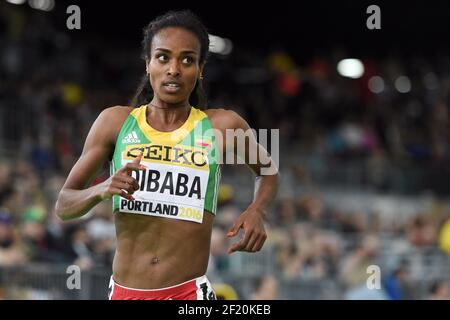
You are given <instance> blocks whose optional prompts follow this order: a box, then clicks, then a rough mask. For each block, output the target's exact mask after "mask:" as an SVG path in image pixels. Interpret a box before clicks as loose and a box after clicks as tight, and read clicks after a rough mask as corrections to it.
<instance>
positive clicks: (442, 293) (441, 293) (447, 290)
mask: <svg viewBox="0 0 450 320" xmlns="http://www.w3.org/2000/svg"><path fill="white" fill-rule="evenodd" d="M429 299H430V300H450V284H449V282H448V281H440V280H438V281H435V282H433V284H432V285H431V288H430V296H429Z"/></svg>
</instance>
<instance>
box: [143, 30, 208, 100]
mask: <svg viewBox="0 0 450 320" xmlns="http://www.w3.org/2000/svg"><path fill="white" fill-rule="evenodd" d="M200 49H201V48H200V41H199V40H198V38H197V36H196V35H195V34H193V33H192V32H190V31H188V30H186V29H183V28H177V27H168V28H165V29H162V30H161V31H159V32H158V33H157V34H155V36H154V37H153V41H152V45H151V51H150V53H151V55H150V60H149V61H148V62H147V73H149V74H150V83H151V85H152V88H153V91H154V93H155V98H156V99H157V101H158V100H159V102H160V103H168V104H188V103H189V96H190V95H191V92H192V91H193V90H194V87H195V84H196V82H197V79H198V78H199V76H200V73H201V71H202V67H201V66H200V63H199V59H200Z"/></svg>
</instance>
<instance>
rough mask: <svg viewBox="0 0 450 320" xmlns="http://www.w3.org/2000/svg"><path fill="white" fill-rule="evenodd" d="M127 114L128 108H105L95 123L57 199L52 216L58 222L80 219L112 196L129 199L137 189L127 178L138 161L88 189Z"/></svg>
mask: <svg viewBox="0 0 450 320" xmlns="http://www.w3.org/2000/svg"><path fill="white" fill-rule="evenodd" d="M129 111H130V108H127V107H112V108H107V109H105V110H103V111H102V112H101V113H100V115H99V116H98V117H97V119H96V120H95V122H94V124H93V125H92V127H91V129H90V131H89V134H88V136H87V138H86V141H85V145H84V148H83V152H82V154H81V156H80V158H79V159H78V161H77V162H76V164H75V165H74V167H73V168H72V170H71V171H70V173H69V176H68V177H67V180H66V182H65V184H64V186H63V187H62V189H61V191H60V193H59V195H58V199H57V201H56V205H55V212H56V214H57V216H58V217H59V218H60V219H62V220H70V219H75V218H78V217H81V216H83V215H84V214H86V213H87V212H88V211H89V210H90V209H91V208H92V207H94V206H95V205H96V204H97V203H99V202H100V201H102V200H105V199H109V198H111V197H112V195H113V194H120V195H122V196H124V197H127V198H129V197H131V194H132V193H133V192H134V190H135V189H137V188H138V187H137V182H136V181H135V179H134V178H132V177H131V176H129V173H130V172H131V169H139V163H138V162H139V161H135V162H134V163H133V164H129V165H128V166H127V167H124V168H122V170H119V171H118V172H117V173H116V174H115V175H114V176H112V177H110V178H109V179H108V180H106V181H104V182H103V183H100V184H98V185H95V186H91V187H88V185H89V184H90V183H91V182H92V180H93V179H94V178H95V176H96V175H97V173H98V171H99V169H101V168H102V166H103V164H104V163H105V161H107V160H108V156H109V155H110V154H111V152H112V150H113V148H114V144H115V139H116V137H117V135H118V132H119V131H120V127H121V125H122V123H123V121H124V120H125V118H126V116H127V114H128V113H129ZM138 160H140V158H138ZM124 190H125V191H124Z"/></svg>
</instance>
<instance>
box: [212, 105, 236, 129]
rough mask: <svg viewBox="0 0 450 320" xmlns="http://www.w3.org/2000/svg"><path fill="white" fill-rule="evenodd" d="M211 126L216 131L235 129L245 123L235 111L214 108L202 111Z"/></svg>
mask: <svg viewBox="0 0 450 320" xmlns="http://www.w3.org/2000/svg"><path fill="white" fill-rule="evenodd" d="M204 112H205V113H206V114H207V115H208V118H209V120H210V121H211V124H212V126H213V127H214V128H217V129H236V128H240V127H241V123H242V121H245V120H244V119H243V118H242V117H241V116H240V115H239V114H238V113H237V112H236V111H234V110H231V109H226V108H214V109H207V110H205V111H204Z"/></svg>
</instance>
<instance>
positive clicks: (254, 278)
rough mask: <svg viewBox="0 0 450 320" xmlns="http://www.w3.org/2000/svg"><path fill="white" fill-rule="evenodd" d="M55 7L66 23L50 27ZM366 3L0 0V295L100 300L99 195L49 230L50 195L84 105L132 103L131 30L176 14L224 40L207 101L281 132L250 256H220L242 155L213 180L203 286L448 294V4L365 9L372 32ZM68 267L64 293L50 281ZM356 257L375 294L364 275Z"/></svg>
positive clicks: (107, 224) (103, 265) (78, 143)
mask: <svg viewBox="0 0 450 320" xmlns="http://www.w3.org/2000/svg"><path fill="white" fill-rule="evenodd" d="M311 2H314V3H311ZM70 4H78V5H79V6H80V8H81V30H73V31H70V30H68V29H67V28H66V19H67V17H68V14H66V8H67V6H68V5H70ZM370 4H372V3H369V2H367V3H366V2H359V3H358V4H355V3H352V2H351V1H339V2H336V3H325V2H317V1H310V2H308V3H306V2H305V3H299V4H298V6H296V7H295V8H294V7H293V6H292V5H287V4H283V3H280V2H278V1H277V2H276V4H275V3H272V4H271V3H270V2H269V3H267V4H258V5H255V6H254V7H253V8H251V6H250V5H248V6H249V7H248V8H242V7H241V6H238V5H237V4H227V5H225V4H212V3H210V4H207V5H205V4H198V5H194V4H192V5H190V4H189V3H186V4H185V5H178V4H177V5H175V4H172V5H171V6H169V5H168V4H167V5H162V4H156V3H154V2H152V3H151V4H147V3H146V2H144V1H135V2H131V3H129V2H127V3H126V4H125V3H121V2H119V1H114V2H111V1H99V2H97V1H95V3H94V1H90V2H88V1H73V2H69V1H63V0H61V1H60V0H56V1H53V0H36V1H28V2H27V1H20V0H8V1H5V0H1V1H0V298H3V299H105V298H106V293H107V284H108V280H109V276H110V274H111V261H112V255H113V252H114V245H115V244H114V241H115V233H114V225H113V223H112V215H111V212H110V211H111V204H110V203H102V204H99V205H98V206H97V207H95V208H94V209H93V210H92V212H91V213H90V214H89V215H87V216H86V217H85V218H84V219H81V220H78V221H73V222H66V223H62V222H60V221H59V220H58V219H57V218H56V217H55V215H54V213H53V206H54V203H55V199H56V196H57V194H58V192H59V190H60V188H61V186H62V184H63V182H64V181H65V178H66V176H67V174H68V172H69V170H70V168H71V167H72V165H73V163H74V161H76V159H77V157H78V156H79V154H80V152H81V148H82V146H83V142H84V138H85V137H86V134H87V131H88V129H89V128H90V126H91V124H92V123H93V121H94V119H95V118H96V116H97V115H98V114H99V112H100V111H101V110H102V109H103V108H106V107H108V106H112V105H118V104H122V105H123V104H127V103H128V101H129V100H130V98H131V97H132V95H133V93H134V90H135V88H136V87H137V84H138V82H139V79H140V77H141V75H142V74H143V72H144V63H143V62H142V61H141V60H140V58H139V53H140V41H141V35H142V32H141V30H142V28H143V27H144V26H145V25H146V24H147V23H148V22H149V21H150V20H151V19H152V18H154V17H155V16H156V15H158V14H160V13H163V12H165V11H166V10H168V9H181V8H188V7H189V8H191V9H192V10H193V11H194V12H195V13H197V14H198V15H199V16H200V17H201V18H202V20H203V21H204V22H205V24H206V25H207V26H208V27H209V29H210V32H211V34H213V35H216V36H219V37H222V38H225V39H228V40H229V41H226V42H225V45H226V46H225V48H222V49H223V50H222V51H220V50H219V51H220V52H217V53H212V54H211V56H210V59H209V63H208V65H207V68H206V72H205V80H206V82H207V92H208V95H209V101H210V105H211V106H228V107H230V108H233V109H234V110H236V111H237V112H239V113H240V114H241V115H243V116H244V117H245V118H246V119H247V120H248V121H249V123H250V126H251V127H252V128H279V129H280V140H281V141H280V162H281V163H280V168H281V173H282V184H281V187H280V192H279V197H278V199H277V201H276V203H275V204H274V206H273V208H272V210H271V212H270V214H269V221H268V225H267V229H268V235H269V237H268V240H267V242H266V245H265V247H264V249H263V251H262V252H260V253H258V254H240V253H238V254H234V255H232V256H227V255H226V248H227V246H228V245H229V242H228V240H227V239H226V238H225V233H226V230H227V229H228V228H229V227H230V226H231V225H232V221H233V220H234V219H235V218H236V217H237V216H238V215H239V214H240V213H241V212H242V210H243V209H245V208H246V206H247V205H248V204H249V202H250V200H251V198H252V192H253V179H252V176H251V174H250V173H249V172H248V170H247V169H246V168H245V167H241V166H235V167H232V168H230V167H228V168H226V170H225V172H224V174H223V180H222V181H223V184H222V187H221V191H220V196H219V201H220V211H219V213H218V215H217V218H216V222H215V227H214V231H213V236H212V245H211V259H210V264H209V267H208V276H209V277H210V279H211V281H212V283H214V285H215V286H216V288H217V293H218V294H219V295H220V296H221V297H222V298H227V299H228V298H233V297H238V298H240V299H366V298H367V299H393V300H394V299H448V298H450V287H449V280H450V273H449V270H450V269H449V268H450V197H449V196H450V183H449V181H450V148H449V141H450V140H449V138H450V126H449V120H450V119H449V103H450V48H449V42H448V39H449V31H450V19H449V18H450V16H449V15H450V13H449V12H450V10H449V9H450V5H449V4H448V3H447V2H444V1H439V2H438V1H436V2H435V3H433V4H430V2H426V3H425V2H413V3H411V2H398V3H397V2H396V4H393V3H387V2H377V3H375V4H378V5H380V7H381V23H382V29H381V30H375V31H370V30H368V29H367V28H366V19H367V17H368V16H369V15H368V14H366V8H367V6H368V5H370ZM230 44H232V46H230ZM218 47H219V45H217V46H216V49H217V48H218ZM217 50H218V49H217ZM349 58H352V59H357V60H346V63H347V64H345V63H344V65H343V66H342V64H341V67H342V68H343V69H341V68H340V69H339V70H338V68H337V66H338V64H339V62H341V61H342V60H344V59H349ZM107 175H108V168H107V167H105V170H104V171H103V172H102V174H101V175H99V177H98V179H97V180H96V182H99V181H102V179H105V178H106V177H107ZM72 264H76V265H78V266H80V268H81V270H82V277H81V290H69V289H68V288H67V287H66V280H67V278H68V276H69V275H68V274H67V273H66V270H67V267H68V266H69V265H72ZM369 265H378V266H380V268H381V284H382V288H381V289H380V290H369V289H368V288H367V286H366V280H367V278H368V276H369V274H367V266H369Z"/></svg>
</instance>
